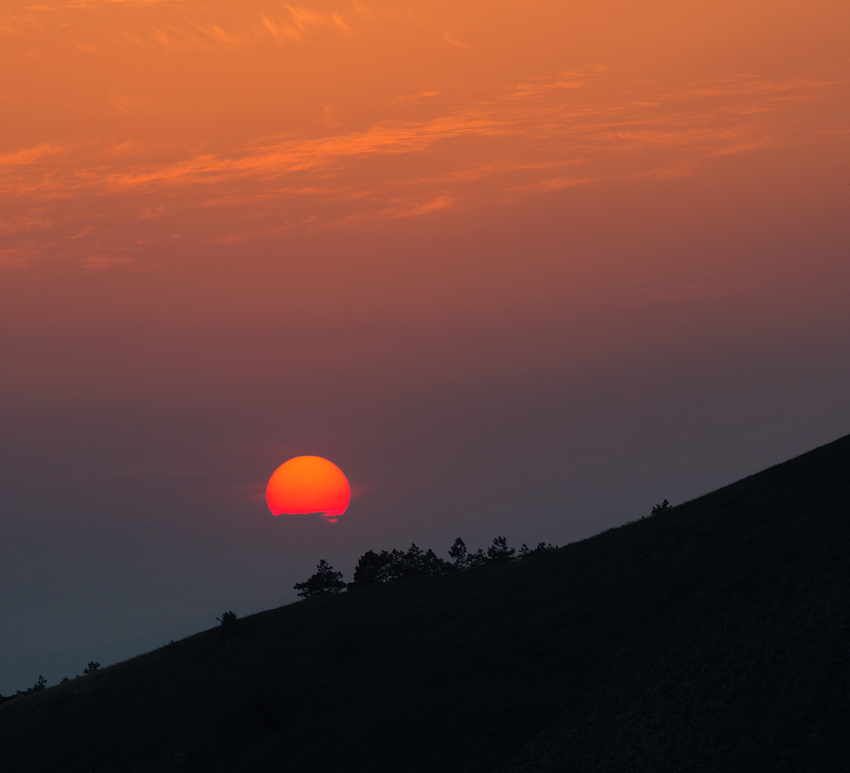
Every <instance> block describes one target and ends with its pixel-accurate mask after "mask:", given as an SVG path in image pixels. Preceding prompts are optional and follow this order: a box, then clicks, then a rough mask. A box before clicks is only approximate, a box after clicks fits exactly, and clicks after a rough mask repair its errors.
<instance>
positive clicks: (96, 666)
mask: <svg viewBox="0 0 850 773" xmlns="http://www.w3.org/2000/svg"><path fill="white" fill-rule="evenodd" d="M99 668H100V663H97V662H96V661H94V660H90V661H89V664H88V665H87V666H86V667H85V668H84V669H83V673H84V674H93V673H94V672H95V671H97V669H99Z"/></svg>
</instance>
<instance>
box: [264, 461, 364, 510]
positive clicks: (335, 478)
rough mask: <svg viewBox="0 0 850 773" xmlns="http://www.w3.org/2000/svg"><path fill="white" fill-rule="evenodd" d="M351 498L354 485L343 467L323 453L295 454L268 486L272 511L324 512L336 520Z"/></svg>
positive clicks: (271, 479)
mask: <svg viewBox="0 0 850 773" xmlns="http://www.w3.org/2000/svg"><path fill="white" fill-rule="evenodd" d="M350 500H351V488H350V487H349V485H348V480H347V479H346V477H345V475H343V472H342V470H340V469H339V467H337V466H336V465H335V464H334V463H333V462H329V461H328V460H327V459H322V457H321V456H296V457H295V458H294V459H290V460H289V461H288V462H284V463H283V464H282V465H280V467H278V468H277V469H276V470H275V471H274V474H273V475H272V476H271V478H270V479H269V485H268V486H266V502H268V504H269V510H271V511H272V515H283V514H284V513H286V514H289V515H295V514H298V513H322V515H324V517H325V518H326V519H327V520H328V521H330V522H331V523H336V520H337V516H339V515H342V514H343V513H344V512H345V511H346V509H347V508H348V503H349V501H350Z"/></svg>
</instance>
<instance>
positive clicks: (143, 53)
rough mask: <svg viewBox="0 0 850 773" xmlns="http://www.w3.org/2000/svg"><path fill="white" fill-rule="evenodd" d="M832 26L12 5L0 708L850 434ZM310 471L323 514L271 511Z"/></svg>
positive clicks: (849, 292)
mask: <svg viewBox="0 0 850 773" xmlns="http://www.w3.org/2000/svg"><path fill="white" fill-rule="evenodd" d="M848 40H850V10H848V4H847V1H846V0H806V1H805V2H804V1H803V0H771V1H770V2H767V0H753V1H747V0H735V1H734V2H732V1H729V0H698V1H696V2H680V1H679V2H674V1H673V0H617V1H616V2H615V1H606V0H602V1H594V2H590V0H585V1H584V2H574V1H572V0H560V1H558V2H554V1H552V2H550V1H549V0H542V1H541V2H520V1H519V0H451V1H449V0H429V1H427V2H426V1H425V0H411V1H410V2H406V1H402V0H398V1H396V0H381V1H380V2H370V1H369V0H363V2H352V0H340V2H336V0H316V1H315V2H292V3H286V2H271V1H270V0H229V1H227V2H225V0H211V1H210V2H195V1H193V0H163V1H161V2H160V1H157V0H134V1H127V2H125V1H123V0H70V1H64V2H49V1H48V2H42V3H38V2H36V3H33V4H31V3H29V2H27V3H24V2H18V1H17V0H14V1H13V2H5V3H0V83H2V84H3V85H2V88H0V428H2V432H0V544H2V545H3V546H4V550H5V556H6V558H5V559H4V561H3V562H2V564H0V585H2V587H4V588H10V589H14V591H10V592H9V593H6V594H3V597H2V598H0V617H2V619H4V620H5V621H6V622H7V625H6V626H4V627H3V630H2V631H0V692H3V693H4V694H5V693H7V692H9V691H10V690H15V689H22V688H25V687H26V686H28V685H29V684H32V683H34V681H35V679H36V678H37V676H38V674H39V673H44V674H45V676H47V678H48V680H49V681H50V682H51V683H53V682H54V681H56V680H57V679H58V678H61V676H62V675H63V673H53V672H52V671H50V670H49V668H48V665H45V663H49V662H51V661H49V658H48V654H47V653H49V652H51V651H52V650H51V647H52V648H53V649H54V650H55V648H56V646H58V645H56V644H55V642H57V641H62V642H64V643H65V644H64V645H63V646H66V647H68V648H73V647H79V648H81V649H84V650H85V653H84V654H85V658H84V659H81V660H80V661H79V663H80V664H84V663H85V662H86V661H87V660H88V659H91V658H92V657H94V658H96V659H99V660H101V662H104V663H106V662H108V660H109V658H111V657H113V656H114V657H124V656H129V655H132V654H135V653H136V652H138V651H141V650H142V649H144V648H146V647H152V646H154V645H155V644H159V643H161V642H162V641H167V640H168V639H169V638H175V637H177V635H178V634H180V635H183V633H190V632H192V631H194V630H198V629H199V628H201V627H203V626H204V625H207V624H209V623H212V622H214V618H215V616H216V615H219V616H220V614H221V612H222V611H223V610H224V609H230V608H232V609H233V610H235V611H236V612H237V613H238V614H240V615H241V614H243V613H247V611H249V610H250V609H259V608H263V607H268V606H272V605H275V604H279V603H283V602H284V601H287V600H294V595H293V594H292V593H290V594H289V596H287V595H286V594H287V593H288V592H289V591H288V589H289V588H291V586H292V584H293V583H294V582H297V581H302V580H303V579H305V577H306V576H308V574H309V573H310V572H312V571H313V567H314V566H315V564H316V562H317V561H318V559H319V558H322V557H324V558H326V559H328V560H330V561H331V563H332V564H334V565H335V566H336V567H337V568H338V569H341V570H342V571H344V572H345V573H346V579H349V578H350V575H351V571H352V569H353V566H354V564H355V562H356V560H357V557H358V556H359V554H360V553H362V552H364V551H365V550H367V549H374V550H381V549H390V548H393V547H396V548H404V547H406V546H407V545H409V543H410V542H412V541H415V542H416V543H417V544H419V545H421V546H423V547H426V548H427V547H433V548H434V549H435V551H436V552H438V553H439V554H442V553H443V552H444V551H445V549H447V548H448V546H449V545H450V544H451V543H452V541H453V540H454V539H455V538H456V537H457V536H463V537H464V539H466V540H467V544H469V545H470V547H473V548H474V547H478V546H482V545H485V544H486V543H487V542H489V540H491V539H492V538H493V537H494V536H496V534H504V535H506V536H507V537H508V539H509V541H510V542H511V543H512V544H518V543H519V542H521V541H526V542H528V543H530V544H534V543H536V542H537V541H539V540H546V541H551V542H556V543H564V542H567V541H569V540H573V539H578V538H581V537H584V536H588V535H590V534H593V533H596V532H598V531H599V530H601V529H603V528H607V527H608V526H611V525H614V524H618V523H623V522H624V521H627V520H630V519H632V518H635V517H638V516H639V515H642V514H646V513H647V512H648V511H649V508H650V507H651V506H652V505H653V504H655V503H656V502H658V501H661V500H662V499H664V498H667V499H669V500H670V501H672V502H674V503H677V502H679V501H682V500H683V499H686V498H689V497H694V496H698V495H700V494H703V493H705V492H706V491H707V490H710V489H712V488H714V487H717V486H720V485H723V484H725V483H727V482H729V481H731V480H734V479H737V478H740V477H742V476H743V475H745V474H748V473H751V472H755V471H756V470H758V469H760V468H762V467H764V466H766V465H767V464H771V463H775V462H779V461H781V460H783V459H785V458H788V457H789V456H791V455H793V454H796V453H801V452H803V451H805V450H808V449H809V448H811V447H813V446H814V445H817V444H818V443H822V442H827V441H829V440H832V439H834V438H835V437H837V436H839V435H842V434H846V433H847V432H850V408H848V403H847V399H846V396H847V394H848V393H850V359H848V357H847V352H848V351H850V305H848V303H847V298H848V297H850V254H848V249H850V247H848V245H850V212H848V209H850V47H848V43H847V41H848ZM314 454H315V455H319V456H323V457H325V458H328V459H330V460H332V461H333V462H335V463H336V464H338V465H339V466H340V468H341V469H342V470H343V471H344V472H345V475H346V476H347V477H348V479H349V480H350V481H351V484H352V491H354V492H355V496H354V498H353V499H352V502H351V505H350V507H349V509H348V511H347V512H346V516H345V518H341V519H340V521H339V523H337V524H335V525H334V526H333V527H330V526H328V525H327V524H326V523H324V522H321V521H320V519H315V521H316V522H313V521H307V520H303V519H302V518H301V517H298V516H293V517H291V518H286V519H283V518H272V517H271V516H270V515H269V514H268V511H267V509H266V506H265V503H264V500H263V494H262V492H263V490H264V487H265V484H266V481H267V480H268V478H269V476H270V475H271V473H272V472H273V471H274V470H275V468H276V467H277V466H278V465H280V464H281V463H282V462H284V461H285V460H286V459H289V458H291V457H294V456H299V455H314ZM202 614H203V615H204V617H203V620H206V621H207V622H206V623H202V622H197V616H198V615H202ZM186 621H195V622H191V623H189V622H186ZM181 625H182V626H183V628H179V626H181ZM169 626H172V627H171V628H169ZM174 626H178V628H179V630H178V628H175V627H174ZM186 626H188V628H187V627H186ZM157 631H158V632H159V633H156V637H158V638H155V639H153V638H151V637H154V633H151V632H157ZM160 634H161V635H160ZM134 636H135V637H138V636H148V639H144V641H142V639H138V638H137V639H133V642H134V643H133V644H132V645H130V644H126V643H125V644H126V646H125V645H120V646H119V645H118V644H115V646H114V647H113V649H106V650H103V652H104V653H105V654H103V655H101V654H99V653H100V651H99V650H98V649H97V647H98V646H101V645H104V646H106V644H108V643H109V642H110V641H112V642H113V644H114V643H115V640H117V639H120V638H121V637H125V639H127V640H129V639H132V637H134ZM110 637H111V638H110ZM121 647H124V649H122V648H121ZM109 653H112V654H109ZM50 657H53V656H50ZM63 657H64V656H63ZM74 657H77V656H76V655H75V656H74ZM80 657H82V655H80ZM4 658H5V659H4ZM15 658H17V660H15ZM39 658H40V659H39ZM46 658H47V660H45V659H46ZM68 658H70V655H69V656H68ZM72 661H73V662H72ZM55 663H56V664H59V663H65V661H63V660H62V658H61V657H60V656H59V655H56V659H55ZM68 663H69V665H68V666H67V668H68V671H69V673H76V672H79V668H80V667H81V666H79V665H74V663H76V661H75V660H73V658H72V659H71V660H68ZM61 667H62V668H65V666H61ZM59 668H60V666H59V665H56V669H59ZM74 668H77V671H76V672H75V671H73V669H74Z"/></svg>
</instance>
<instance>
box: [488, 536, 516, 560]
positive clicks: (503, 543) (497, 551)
mask: <svg viewBox="0 0 850 773" xmlns="http://www.w3.org/2000/svg"><path fill="white" fill-rule="evenodd" d="M515 553H516V550H514V549H513V548H509V547H508V541H507V539H505V538H504V537H496V538H495V539H494V540H493V544H492V545H490V547H489V548H487V563H490V564H505V563H507V562H508V561H513V560H514V554H515Z"/></svg>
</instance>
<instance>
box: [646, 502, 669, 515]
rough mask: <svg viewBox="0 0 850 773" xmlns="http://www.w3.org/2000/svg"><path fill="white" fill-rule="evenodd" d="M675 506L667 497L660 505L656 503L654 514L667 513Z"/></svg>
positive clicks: (653, 509)
mask: <svg viewBox="0 0 850 773" xmlns="http://www.w3.org/2000/svg"><path fill="white" fill-rule="evenodd" d="M672 509H673V506H672V505H671V504H670V503H669V502H668V501H667V500H666V499H665V500H664V501H663V502H662V503H661V504H660V505H655V507H653V508H652V513H651V514H652V515H658V514H659V513H666V512H667V511H668V510H672Z"/></svg>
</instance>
